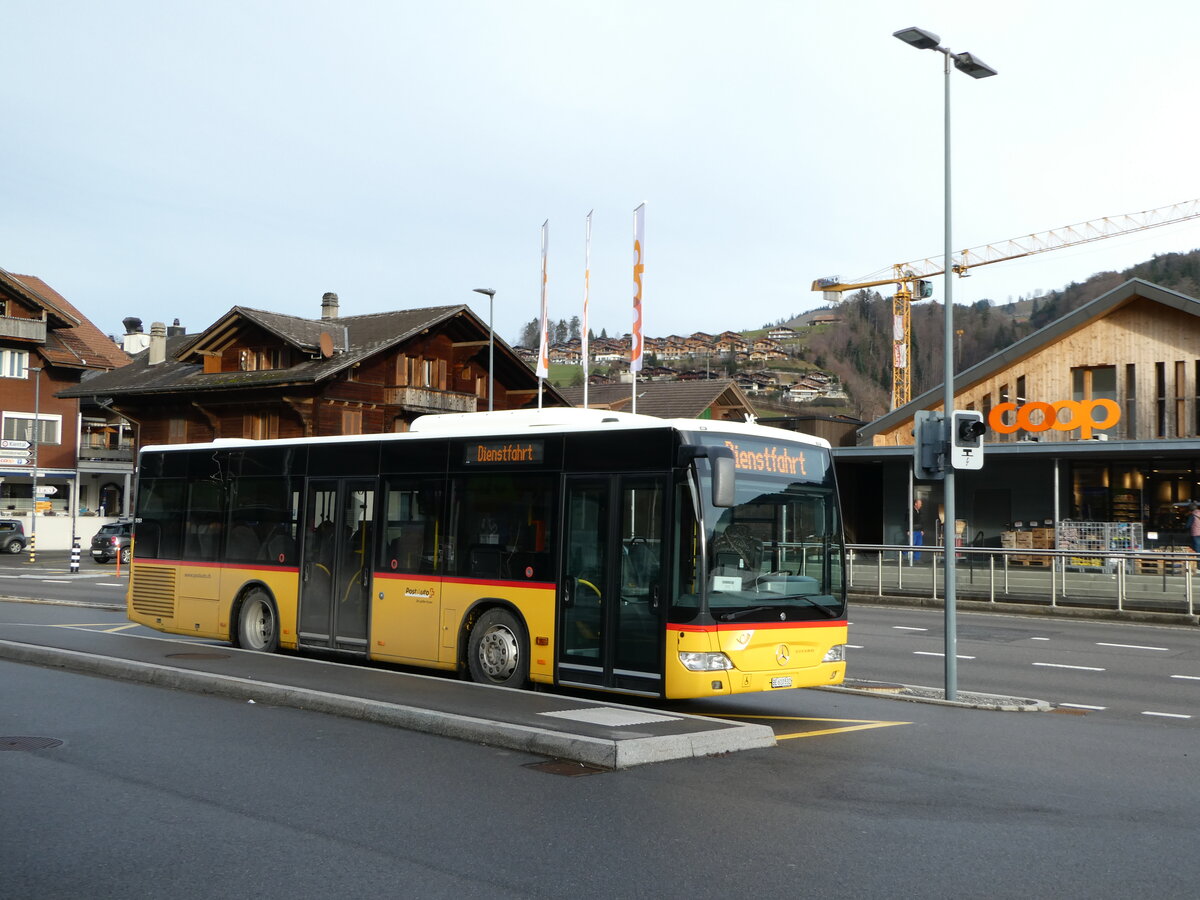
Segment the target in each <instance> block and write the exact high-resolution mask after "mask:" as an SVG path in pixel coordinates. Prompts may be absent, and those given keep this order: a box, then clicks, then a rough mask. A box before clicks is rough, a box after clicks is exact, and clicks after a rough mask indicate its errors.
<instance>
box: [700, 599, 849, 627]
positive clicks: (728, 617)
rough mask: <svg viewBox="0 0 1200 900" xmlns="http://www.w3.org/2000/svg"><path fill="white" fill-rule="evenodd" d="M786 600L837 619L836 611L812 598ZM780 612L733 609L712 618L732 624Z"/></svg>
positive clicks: (766, 608) (778, 609) (776, 609)
mask: <svg viewBox="0 0 1200 900" xmlns="http://www.w3.org/2000/svg"><path fill="white" fill-rule="evenodd" d="M787 599H788V602H789V603H791V602H792V601H793V600H803V601H804V602H805V603H807V604H808V605H809V606H812V607H814V608H816V609H819V610H820V611H821V612H822V613H824V614H825V616H826V617H827V618H830V619H836V618H837V617H838V612H837V610H836V609H830V608H829V607H828V606H826V605H825V604H823V603H818V602H817V601H816V600H814V599H812V597H805V596H802V595H801V596H796V597H788V598H787ZM781 611H783V610H782V609H781V607H778V606H747V607H746V608H745V609H735V610H734V611H733V612H727V613H716V612H714V613H713V618H714V619H720V620H721V621H723V622H732V621H733V620H735V619H742V618H745V617H746V616H752V615H754V614H756V613H773V612H781Z"/></svg>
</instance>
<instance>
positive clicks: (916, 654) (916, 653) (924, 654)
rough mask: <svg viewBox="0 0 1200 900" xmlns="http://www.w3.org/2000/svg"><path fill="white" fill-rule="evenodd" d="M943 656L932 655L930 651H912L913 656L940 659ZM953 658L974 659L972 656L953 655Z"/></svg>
mask: <svg viewBox="0 0 1200 900" xmlns="http://www.w3.org/2000/svg"><path fill="white" fill-rule="evenodd" d="M945 655H946V654H945V653H934V652H933V651H932V650H914V651H913V656H941V657H945ZM954 658H955V659H974V658H975V657H973V656H961V655H958V654H955V656H954Z"/></svg>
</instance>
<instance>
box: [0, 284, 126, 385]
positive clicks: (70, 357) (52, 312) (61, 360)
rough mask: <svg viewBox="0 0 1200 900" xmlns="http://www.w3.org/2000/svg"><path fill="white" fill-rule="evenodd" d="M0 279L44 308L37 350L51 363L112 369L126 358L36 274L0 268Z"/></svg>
mask: <svg viewBox="0 0 1200 900" xmlns="http://www.w3.org/2000/svg"><path fill="white" fill-rule="evenodd" d="M0 283H3V284H4V285H5V286H6V287H8V288H10V289H16V290H17V291H18V293H20V294H21V295H22V296H23V297H24V298H26V299H27V300H29V301H31V302H33V303H34V305H36V306H39V307H41V308H42V309H44V310H45V311H46V314H47V315H46V318H47V322H46V324H47V326H48V327H47V329H46V342H45V343H44V344H42V345H41V346H40V347H39V348H38V352H39V353H41V355H42V357H43V358H44V359H45V360H46V361H47V362H48V363H50V364H51V365H60V366H75V367H79V368H97V369H112V368H116V367H117V366H123V365H125V364H126V363H128V362H129V354H127V353H126V352H125V351H124V350H122V349H121V348H120V347H118V346H117V345H116V344H114V343H113V342H112V340H110V339H109V338H108V337H107V336H106V335H105V334H104V333H103V332H102V331H100V329H99V328H97V327H96V326H95V325H94V324H93V323H92V322H91V320H89V319H88V318H87V317H86V316H84V315H83V314H82V313H81V312H79V310H77V309H76V308H75V307H74V306H73V305H72V304H71V303H70V301H68V300H67V299H66V298H65V297H64V296H62V294H60V293H58V291H56V290H54V288H52V287H50V285H48V284H46V282H44V281H42V279H40V278H38V277H37V276H36V275H15V274H13V273H10V272H5V271H4V270H2V269H0Z"/></svg>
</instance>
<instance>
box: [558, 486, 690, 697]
mask: <svg viewBox="0 0 1200 900" xmlns="http://www.w3.org/2000/svg"><path fill="white" fill-rule="evenodd" d="M665 500H666V480H665V479H664V478H662V477H660V476H655V475H613V476H569V477H568V478H567V481H566V533H565V535H564V542H563V547H564V551H563V552H564V558H563V564H562V566H561V568H560V572H561V580H560V583H559V590H558V607H559V609H558V612H559V615H558V620H559V633H558V648H559V650H558V680H559V682H560V683H562V684H580V685H588V686H594V687H604V688H611V689H616V690H624V691H629V692H630V693H638V694H647V695H652V696H659V695H661V694H662V692H663V677H662V671H663V629H664V627H665V621H666V609H665V602H664V598H665V596H666V594H665V591H664V587H663V576H664V572H665V571H666V570H667V569H668V566H666V565H665V560H664V559H663V550H664V540H663V538H664V534H663V522H664V510H665Z"/></svg>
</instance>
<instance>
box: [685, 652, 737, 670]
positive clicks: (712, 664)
mask: <svg viewBox="0 0 1200 900" xmlns="http://www.w3.org/2000/svg"><path fill="white" fill-rule="evenodd" d="M679 661H680V662H681V663H683V667H684V668H685V669H687V670H688V671H690V672H719V671H721V670H723V669H732V668H733V663H732V662H730V660H729V657H728V656H726V655H725V654H724V653H680V654H679Z"/></svg>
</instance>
